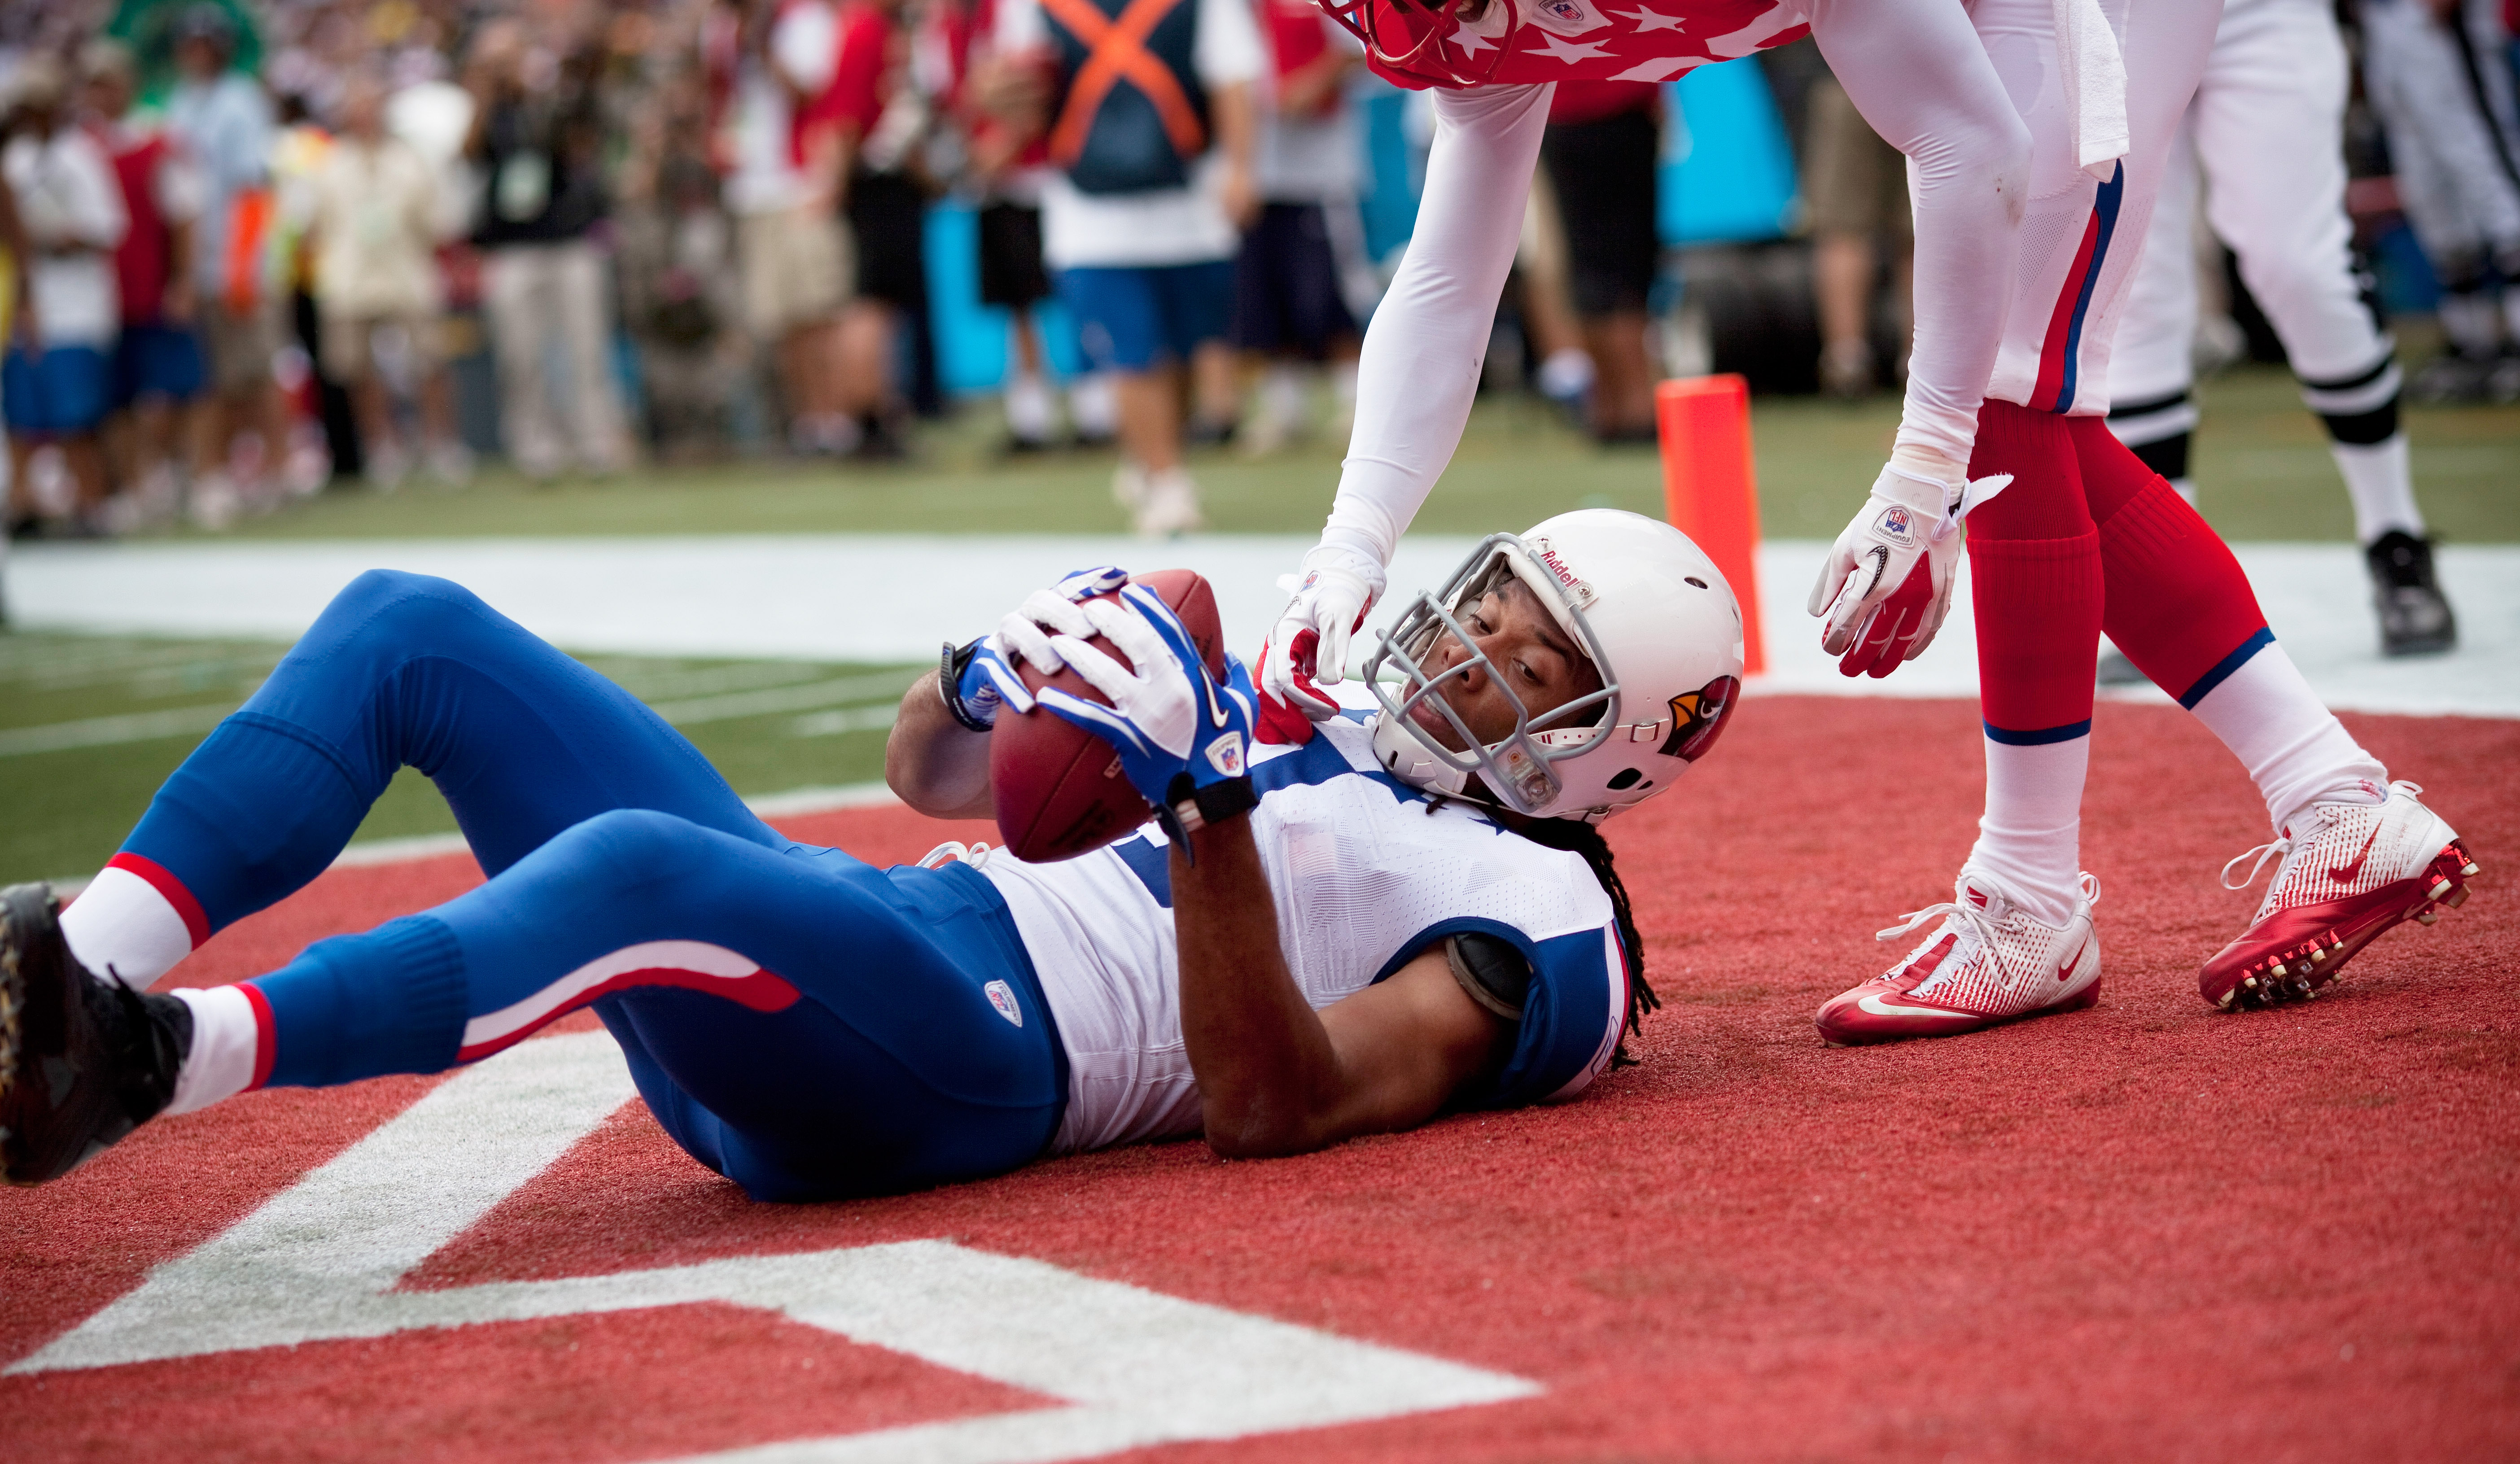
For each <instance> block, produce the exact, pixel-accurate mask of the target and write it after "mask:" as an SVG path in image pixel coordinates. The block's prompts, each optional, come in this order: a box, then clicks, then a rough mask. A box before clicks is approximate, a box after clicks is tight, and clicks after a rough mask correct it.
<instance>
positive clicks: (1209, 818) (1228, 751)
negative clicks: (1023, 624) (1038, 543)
mask: <svg viewBox="0 0 2520 1464" xmlns="http://www.w3.org/2000/svg"><path fill="white" fill-rule="evenodd" d="M1120 601H1121V603H1119V604H1116V605H1115V604H1113V603H1111V602H1110V601H1108V600H1097V601H1095V602H1093V603H1091V604H1088V605H1086V606H1084V614H1085V618H1086V619H1088V620H1089V621H1091V622H1092V623H1093V628H1094V629H1095V630H1097V631H1100V632H1101V633H1102V635H1104V636H1106V637H1108V638H1109V639H1110V642H1111V643H1112V644H1114V645H1116V646H1118V647H1120V651H1121V654H1123V655H1126V656H1127V657H1128V658H1129V661H1130V665H1129V666H1123V665H1121V664H1120V663H1119V662H1118V661H1116V660H1113V659H1112V658H1111V657H1109V656H1107V655H1104V654H1103V653H1102V651H1099V650H1096V649H1095V648H1094V647H1093V646H1091V645H1088V644H1086V643H1085V642H1084V641H1083V640H1081V639H1079V638H1077V637H1074V636H1067V635H1059V636H1054V637H1052V638H1051V643H1052V645H1053V646H1055V647H1056V648H1057V651H1058V654H1059V657H1060V659H1062V660H1064V661H1065V662H1066V663H1067V664H1068V665H1069V666H1070V667H1072V668H1074V669H1075V671H1076V674H1077V675H1079V676H1081V677H1083V678H1085V681H1086V684H1087V685H1088V686H1091V687H1092V688H1094V689H1095V690H1097V691H1100V692H1102V694H1103V695H1104V696H1106V697H1109V698H1110V703H1111V704H1110V705H1109V706H1104V705H1102V704H1101V703H1099V702H1092V701H1087V700H1085V699H1084V698H1082V697H1078V696H1071V695H1069V694H1068V693H1066V692H1064V691H1061V690H1059V689H1057V688H1050V689H1048V690H1045V691H1043V692H1042V693H1041V705H1042V706H1044V707H1045V708H1047V709H1049V710H1050V711H1051V712H1052V713H1053V714H1054V715H1056V716H1058V717H1061V718H1064V719H1065V720H1066V721H1068V722H1071V723H1073V724H1075V725H1076V726H1078V727H1081V728H1084V729H1085V730H1086V731H1087V732H1093V733H1095V734H1097V735H1098V736H1101V737H1102V738H1103V739H1104V740H1106V741H1108V742H1109V743H1110V744H1111V746H1112V747H1113V748H1114V749H1115V750H1116V751H1118V753H1119V754H1120V771H1121V772H1122V773H1123V774H1124V775H1125V776H1127V777H1128V779H1129V783H1130V785H1131V786H1132V787H1135V788H1136V789H1137V790H1138V791H1139V793H1141V794H1143V795H1144V796H1145V798H1146V800H1147V802H1148V803H1149V804H1152V805H1153V806H1154V810H1155V818H1156V819H1157V821H1160V822H1161V823H1162V824H1163V825H1164V832H1165V833H1167V834H1168V835H1170V836H1171V837H1172V839H1173V841H1174V842H1175V843H1176V844H1179V845H1180V846H1181V847H1182V851H1183V853H1184V855H1185V856H1187V855H1188V853H1189V844H1188V842H1187V839H1188V836H1189V835H1190V834H1192V833H1194V832H1196V831H1197V830H1199V829H1200V828H1202V827H1204V826H1206V825H1207V824H1210V823H1214V822H1217V821H1221V820H1224V819H1229V818H1232V817H1233V816H1234V815H1236V814H1239V813H1245V812H1248V811H1249V810H1250V809H1252V808H1253V807H1255V806H1256V805H1257V804H1258V803H1259V801H1260V800H1259V797H1258V795H1257V794H1255V793H1254V792H1253V791H1252V789H1251V775H1250V769H1249V767H1248V765H1247V763H1246V761H1245V760H1246V758H1247V757H1248V755H1249V751H1250V746H1251V718H1252V695H1251V674H1250V672H1249V671H1248V670H1246V669H1244V668H1243V667H1242V666H1241V663H1240V662H1238V661H1230V662H1229V669H1228V672H1227V677H1226V680H1225V682H1224V683H1223V684H1222V685H1220V684H1219V683H1218V681H1217V679H1216V678H1215V677H1214V676H1212V675H1210V674H1209V673H1208V670H1207V667H1206V666H1205V665H1204V664H1203V663H1202V662H1201V661H1200V659H1199V654H1198V647H1197V645H1196V644H1195V643H1193V641H1192V640H1191V636H1190V631H1189V630H1188V629H1187V628H1186V627H1184V626H1183V625H1182V623H1181V617H1180V616H1178V615H1175V614H1174V613H1173V612H1172V609H1171V608H1170V607H1169V606H1167V605H1166V604H1165V603H1164V602H1163V600H1162V599H1161V598H1160V597H1158V596H1157V595H1156V594H1155V593H1154V592H1153V591H1151V590H1148V588H1146V587H1145V586H1143V585H1131V586H1129V587H1128V588H1127V589H1124V590H1122V591H1121V592H1120ZM1131 666H1134V667H1135V668H1136V669H1135V670H1132V669H1130V668H1131Z"/></svg>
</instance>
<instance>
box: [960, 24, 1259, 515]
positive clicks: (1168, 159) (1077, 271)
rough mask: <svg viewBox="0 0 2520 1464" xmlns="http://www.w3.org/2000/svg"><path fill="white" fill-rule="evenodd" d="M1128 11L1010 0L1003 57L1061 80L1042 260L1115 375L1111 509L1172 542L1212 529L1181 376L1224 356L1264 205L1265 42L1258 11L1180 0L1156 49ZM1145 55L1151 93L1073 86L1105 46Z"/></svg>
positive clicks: (1113, 73) (1158, 33)
mask: <svg viewBox="0 0 2520 1464" xmlns="http://www.w3.org/2000/svg"><path fill="white" fill-rule="evenodd" d="M1121 9H1122V6H1121V5H1120V4H1119V3H1118V0H1004V8H1003V9H1002V10H1001V11H1000V12H999V16H998V49H999V50H1000V52H1001V53H1003V54H1005V55H1007V56H1010V57H1017V56H1023V57H1037V58H1039V60H1040V64H1042V65H1044V66H1046V67H1049V68H1050V70H1051V72H1052V74H1053V75H1054V76H1055V77H1056V81H1055V84H1054V85H1053V86H1052V87H1051V89H1050V94H1049V95H1050V105H1049V106H1047V107H1046V108H1044V109H1043V111H1042V115H1043V116H1044V117H1045V118H1046V119H1047V122H1048V126H1049V129H1050V130H1049V139H1050V155H1051V159H1052V161H1053V162H1054V163H1056V164H1057V168H1058V171H1057V172H1056V173H1055V174H1053V175H1052V176H1051V177H1050V178H1049V180H1048V181H1047V183H1046V185H1045V186H1044V188H1043V190H1042V223H1043V245H1044V247H1043V253H1044V255H1045V257H1046V258H1047V259H1048V260H1049V262H1050V265H1051V267H1052V268H1053V269H1054V270H1056V271H1057V284H1058V293H1059V298H1060V299H1061V300H1063V301H1064V302H1065V303H1066V305H1067V307H1068V309H1069V310H1070V311H1071V312H1073V313H1074V314H1075V316H1076V322H1077V328H1078V333H1079V334H1080V336H1081V338H1082V341H1083V344H1084V347H1085V354H1086V357H1087V359H1088V360H1090V361H1092V362H1093V363H1094V364H1095V366H1096V367H1098V368H1100V369H1102V370H1105V371H1109V372H1112V373H1113V374H1114V375H1115V377H1117V381H1118V387H1119V400H1120V449H1121V460H1122V461H1121V464H1120V467H1119V471H1118V472H1117V474H1116V475H1115V476H1114V477H1113V480H1112V497H1113V498H1114V499H1116V500H1117V501H1118V502H1119V504H1120V506H1121V507H1123V508H1125V509H1127V510H1129V511H1130V515H1131V517H1132V519H1133V520H1134V523H1135V526H1136V528H1137V531H1138V532H1139V533H1141V534H1144V535H1148V536H1151V537H1160V536H1165V535H1173V534H1181V533H1186V532H1188V531H1189V530H1191V529H1194V528H1197V527H1198V526H1199V525H1200V522H1201V515H1200V511H1199V503H1198V485H1197V483H1196V482H1194V481H1193V479H1192V477H1191V475H1190V473H1189V471H1188V470H1187V469H1186V468H1185V467H1183V466H1182V459H1181V453H1182V416H1183V413H1182V389H1183V384H1184V382H1183V369H1184V366H1185V365H1186V364H1188V363H1190V362H1191V360H1192V358H1193V356H1194V355H1195V354H1196V353H1197V352H1199V351H1200V349H1201V348H1202V347H1204V348H1206V350H1207V351H1208V352H1209V353H1210V355H1211V356H1212V357H1213V356H1214V355H1216V354H1217V353H1220V352H1222V351H1223V350H1224V349H1225V331H1226V325H1227V317H1228V315H1229V313H1230V301H1231V300H1232V297H1233V289H1234V265H1233V256H1234V252H1235V248H1236V244H1237V243H1238V238H1237V231H1238V229H1239V228H1240V227H1241V226H1242V225H1244V224H1247V223H1249V222H1250V220H1251V218H1252V216H1253V214H1254V213H1255V212H1256V211H1257V208H1258V202H1259V200H1258V196H1257V194H1256V193H1255V192H1254V191H1253V187H1252V180H1251V146H1252V113H1251V82H1252V81H1253V80H1254V79H1255V78H1256V77H1257V76H1258V74H1259V68H1260V36H1259V32H1258V29H1257V28H1256V27H1255V26H1254V25H1253V23H1252V20H1251V7H1250V3H1249V0H1173V3H1172V5H1171V6H1170V8H1169V9H1167V10H1166V11H1164V12H1163V14H1162V15H1161V16H1160V18H1156V19H1154V22H1153V24H1152V25H1151V27H1150V29H1148V31H1147V32H1146V33H1145V36H1144V39H1143V42H1138V41H1134V40H1133V39H1132V37H1131V35H1130V34H1129V33H1128V32H1123V31H1120V30H1119V29H1118V27H1117V26H1116V25H1115V24H1114V23H1113V22H1114V21H1115V20H1116V18H1117V17H1118V15H1119V13H1120V11H1121ZM1133 45H1135V46H1139V47H1141V48H1142V50H1143V53H1144V54H1145V55H1147V56H1149V57H1151V58H1153V59H1154V61H1155V62H1156V63H1157V64H1158V66H1159V67H1160V68H1161V69H1160V71H1158V72H1155V73H1154V75H1153V78H1152V81H1151V84H1152V86H1153V87H1154V91H1153V94H1151V95H1150V94H1149V92H1148V90H1145V89H1142V88H1141V86H1140V83H1139V81H1138V80H1136V79H1134V77H1135V76H1138V75H1145V74H1148V73H1147V72H1146V71H1145V70H1144V69H1138V70H1133V71H1131V72H1129V73H1128V74H1129V76H1130V77H1131V78H1132V79H1119V77H1120V74H1121V73H1120V72H1119V71H1118V70H1117V69H1116V68H1115V69H1113V70H1110V71H1104V70H1102V68H1098V69H1097V76H1098V78H1101V79H1098V81H1097V82H1096V84H1094V85H1092V86H1078V85H1076V84H1075V83H1076V81H1077V79H1078V73H1079V69H1080V68H1081V67H1083V66H1084V65H1085V63H1086V61H1087V59H1088V58H1089V57H1091V56H1093V55H1095V54H1096V53H1097V51H1098V50H1102V51H1105V52H1116V51H1118V50H1120V49H1122V48H1126V47H1130V46H1133ZM1119 59H1120V58H1119V57H1118V56H1117V55H1114V56H1113V60H1114V61H1115V62H1116V61H1118V60H1119ZM1227 360H1228V365H1229V367H1230V365H1231V359H1230V358H1227Z"/></svg>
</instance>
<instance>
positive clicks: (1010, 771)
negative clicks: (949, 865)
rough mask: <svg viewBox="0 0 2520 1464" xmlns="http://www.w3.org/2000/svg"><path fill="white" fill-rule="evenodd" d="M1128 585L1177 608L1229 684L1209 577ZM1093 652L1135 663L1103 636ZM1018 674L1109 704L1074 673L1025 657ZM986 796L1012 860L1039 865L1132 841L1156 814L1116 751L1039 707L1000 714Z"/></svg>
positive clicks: (1178, 576)
mask: <svg viewBox="0 0 2520 1464" xmlns="http://www.w3.org/2000/svg"><path fill="white" fill-rule="evenodd" d="M1129 578H1130V580H1131V581H1132V582H1133V583H1136V584H1140V585H1144V586H1146V587H1147V588H1148V589H1149V590H1152V591H1153V592H1155V594H1156V595H1157V596H1158V597H1159V598H1161V599H1162V600H1163V602H1164V603H1165V604H1167V605H1170V606H1172V609H1173V613H1174V614H1176V615H1179V616H1180V617H1181V621H1182V625H1183V627H1184V628H1185V629H1187V630H1188V631H1189V632H1190V636H1191V641H1192V643H1193V644H1195V645H1197V646H1198V650H1199V655H1200V657H1201V659H1203V660H1205V661H1206V662H1207V669H1208V671H1209V673H1210V674H1212V675H1214V676H1216V677H1218V678H1219V679H1222V678H1223V677H1224V675H1225V635H1224V631H1223V629H1222V627H1221V626H1220V625H1219V623H1218V621H1217V617H1216V592H1215V591H1213V590H1211V589H1209V588H1208V583H1207V580H1206V579H1205V577H1203V576H1201V575H1200V574H1198V573H1197V572H1196V571H1195V570H1190V569H1156V570H1149V571H1148V572H1147V573H1145V574H1133V575H1131V576H1130V577H1129ZM1095 598H1096V599H1118V598H1119V597H1118V596H1117V595H1116V594H1114V595H1101V596H1097V597H1095ZM1089 644H1091V645H1092V646H1093V647H1094V648H1095V649H1097V650H1099V651H1102V652H1103V653H1104V654H1106V655H1108V656H1110V657H1111V658H1112V659H1113V660H1116V661H1118V662H1120V663H1121V664H1122V665H1128V664H1129V658H1128V657H1127V656H1126V655H1124V654H1122V653H1121V651H1120V648H1119V647H1118V646H1116V645H1113V644H1112V643H1110V642H1109V641H1108V640H1106V639H1104V638H1103V637H1101V636H1096V637H1095V638H1094V639H1093V640H1092V641H1091V642H1089ZM1015 670H1016V672H1017V673H1018V674H1019V675H1021V676H1022V677H1023V683H1024V686H1025V687H1026V688H1030V689H1031V690H1032V691H1033V692H1034V693H1036V694H1038V693H1039V692H1040V691H1041V690H1042V689H1043V688H1046V687H1057V688H1060V689H1062V690H1065V691H1068V692H1071V693H1073V694H1074V695H1076V696H1078V697H1080V698H1082V699H1084V700H1088V701H1107V700H1108V699H1109V698H1107V697H1105V696H1104V695H1103V694H1102V692H1100V691H1097V690H1095V689H1094V688H1092V687H1090V686H1087V685H1086V683H1085V678H1083V677H1081V676H1079V675H1077V674H1076V673H1075V672H1074V671H1072V670H1067V669H1064V668H1062V669H1061V670H1060V671H1059V673H1058V674H1057V676H1044V675H1042V674H1041V673H1040V672H1039V671H1037V670H1035V669H1034V668H1033V666H1032V664H1031V663H1030V662H1027V661H1024V660H1022V659H1020V658H1017V659H1016V661H1015ZM989 790H990V796H991V798H992V799H993V800H994V802H995V803H996V806H997V816H998V837H999V839H1000V840H1001V841H1002V842H1003V843H1004V844H1005V845H1006V848H1007V850H1008V852H1010V853H1012V855H1014V857H1015V858H1017V859H1020V860H1026V861H1029V862H1031V863H1034V864H1046V863H1049V862H1050V861H1053V860H1062V859H1074V858H1075V857H1076V856H1078V855H1080V854H1084V853H1087V852H1089V851H1091V850H1095V849H1100V848H1102V846H1103V845H1105V844H1108V843H1110V842H1111V841H1112V840H1114V839H1117V838H1121V837H1123V836H1125V835H1127V834H1128V833H1130V832H1132V831H1133V830H1135V829H1136V828H1137V827H1138V825H1139V824H1141V823H1144V822H1146V821H1147V820H1148V819H1149V818H1151V817H1152V816H1153V813H1154V811H1153V810H1152V809H1150V808H1148V806H1147V800H1146V799H1144V798H1142V797H1140V796H1138V790H1137V789H1136V788H1135V787H1133V786H1131V785H1130V782H1129V779H1128V777H1127V776H1126V775H1124V774H1123V773H1122V772H1121V771H1120V756H1119V754H1118V753H1116V752H1114V751H1113V750H1112V748H1111V744H1110V743H1109V742H1106V741H1104V740H1103V739H1102V737H1101V736H1099V735H1097V734H1095V733H1093V732H1087V731H1086V730H1085V729H1083V728H1081V727H1078V726H1076V725H1074V724H1073V723H1069V722H1064V721H1061V720H1060V719H1059V718H1058V716H1057V714H1056V713H1053V712H1050V711H1047V710H1045V709H1043V708H1040V707H1035V708H1034V709H1033V710H1031V711H1030V712H1024V713H1017V712H1013V711H1002V712H1000V713H999V714H998V722H997V728H996V730H995V731H993V732H990V733H989Z"/></svg>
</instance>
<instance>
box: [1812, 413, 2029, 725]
mask: <svg viewBox="0 0 2520 1464" xmlns="http://www.w3.org/2000/svg"><path fill="white" fill-rule="evenodd" d="M2011 481H2012V475H2011V474H2010V473H2001V474H1998V475H1996V476H1994V477H1987V478H1980V479H1978V480H1977V481H1975V482H1970V481H1969V480H1968V472H1967V468H1966V467H1965V466H1962V465H1959V464H1956V463H1954V462H1952V461H1951V460H1950V459H1948V458H1945V457H1943V456H1942V455H1941V454H1939V453H1934V452H1929V451H1927V450H1925V449H1923V448H1916V447H1901V448H1899V449H1898V450H1897V451H1895V452H1893V453H1892V454H1891V455H1890V463H1889V466H1885V467H1883V468H1882V469H1881V476H1880V477H1878V478H1876V479H1874V480H1873V484H1872V493H1871V496H1870V497H1868V498H1867V499H1866V500H1865V501H1864V508H1863V509H1862V510H1860V511H1858V512H1857V513H1856V515H1855V519H1854V521H1853V522H1851V523H1849V524H1848V525H1847V526H1846V532H1844V533H1842V534H1840V535H1838V536H1837V543H1836V545H1835V546H1834V547H1832V548H1831V549H1830V550H1829V555H1828V561H1827V562H1826V563H1824V564H1823V565H1822V566H1821V571H1820V579H1819V580H1818V581H1817V582H1816V583H1814V584H1813V586H1812V592H1811V599H1810V600H1809V602H1808V603H1807V605H1806V608H1808V609H1809V610H1810V611H1811V613H1812V614H1814V615H1817V616H1821V617H1822V623H1821V638H1820V643H1821V649H1823V650H1825V651H1827V652H1828V653H1829V654H1830V655H1833V656H1837V657H1839V658H1840V659H1839V661H1838V663H1837V669H1838V671H1839V672H1840V673H1842V674H1844V675H1847V676H1864V675H1870V676H1874V677H1883V676H1888V675H1889V674H1890V673H1891V672H1893V671H1896V670H1897V669H1899V664H1900V663H1901V662H1903V661H1913V660H1914V659H1915V658H1916V657H1917V656H1918V655H1920V654H1922V653H1923V652H1924V649H1925V647H1926V646H1928V645H1930V644H1932V643H1933V640H1934V635H1935V633H1936V632H1938V631H1940V630H1941V629H1942V628H1943V617H1944V616H1945V615H1947V614H1949V613H1950V612H1951V607H1952V582H1953V579H1954V574H1953V571H1954V569H1955V568H1956V567H1957V566H1958V562H1959V555H1960V534H1959V527H1960V521H1961V520H1962V519H1963V518H1965V517H1967V516H1968V513H1969V511H1970V510H1973V509H1975V508H1976V507H1977V506H1978V505H1979V504H1982V503H1984V502H1986V501H1987V500H1988V499H1991V498H1993V497H1995V496H1996V495H1997V494H1998V493H2001V492H2003V489H2004V487H2005V486H2006V485H2008V484H2009V483H2011Z"/></svg>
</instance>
